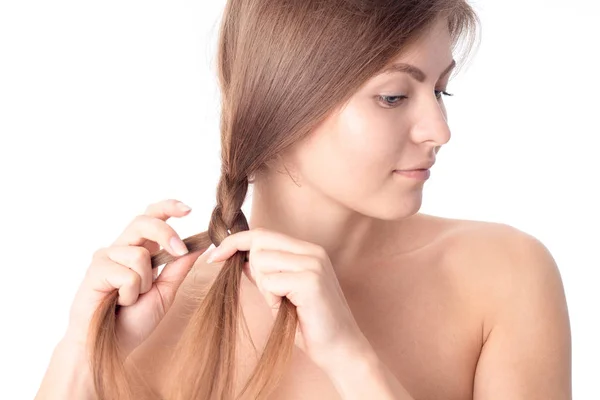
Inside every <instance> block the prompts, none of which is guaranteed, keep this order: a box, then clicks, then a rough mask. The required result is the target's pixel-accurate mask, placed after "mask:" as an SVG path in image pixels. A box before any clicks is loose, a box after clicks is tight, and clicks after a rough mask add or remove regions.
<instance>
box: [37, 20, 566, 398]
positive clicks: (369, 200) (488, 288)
mask: <svg viewBox="0 0 600 400" xmlns="http://www.w3.org/2000/svg"><path fill="white" fill-rule="evenodd" d="M395 61H398V62H403V63H409V64H411V65H413V66H416V67H418V68H419V69H420V70H422V72H423V73H424V74H425V76H426V79H424V80H423V81H419V80H417V79H415V78H414V77H412V76H410V75H408V74H406V73H403V72H394V73H391V74H384V75H379V76H375V77H373V78H372V79H370V80H369V81H368V82H366V83H365V85H363V87H362V88H360V89H359V90H358V91H357V92H356V93H355V94H354V95H353V96H352V98H351V99H350V101H349V102H348V103H347V104H345V105H344V106H343V107H340V109H338V110H336V112H334V113H332V114H331V116H330V117H329V118H328V119H326V120H325V121H324V122H323V123H322V124H321V125H320V126H318V127H317V129H315V131H314V132H313V133H312V134H311V135H310V136H309V137H308V138H307V139H306V140H304V141H302V142H300V143H297V144H296V145H295V146H293V147H292V148H291V149H289V150H288V151H287V152H286V153H285V154H282V157H281V159H280V162H281V164H280V165H275V166H273V168H272V169H270V170H268V171H265V173H261V174H260V175H257V176H255V177H253V179H254V188H253V197H252V198H253V200H252V212H251V217H250V218H249V225H250V231H248V232H240V233H237V234H234V235H231V236H229V237H228V238H227V239H225V240H224V242H223V243H222V244H221V249H220V250H219V251H220V252H221V251H222V253H221V258H217V259H216V260H215V261H214V262H213V263H211V264H208V263H207V258H208V257H209V256H210V254H211V253H213V251H212V250H209V251H208V252H206V253H204V254H202V255H200V256H197V255H191V254H190V255H187V256H185V257H183V258H182V259H180V260H178V261H177V262H180V261H181V264H178V265H177V266H175V263H174V264H173V265H170V266H167V267H165V271H164V272H163V274H164V273H166V272H168V271H172V273H171V276H170V278H169V282H170V284H169V285H164V290H162V289H161V290H160V291H159V290H157V289H153V288H154V287H155V285H156V283H155V284H154V285H153V286H152V289H150V291H149V292H146V293H144V294H141V295H140V296H139V297H138V298H137V301H142V300H144V296H146V295H147V294H149V293H151V292H152V293H155V295H154V296H148V298H149V299H153V301H148V302H147V303H144V304H145V305H144V306H143V307H139V308H131V307H135V306H136V305H137V302H136V303H134V304H133V305H131V303H130V302H131V301H133V299H134V298H135V297H136V294H135V291H136V290H135V287H136V285H137V284H139V287H140V293H141V292H142V291H143V290H146V289H147V288H148V286H147V285H148V283H147V282H148V275H147V273H148V272H147V268H149V267H147V268H146V270H144V269H143V268H142V269H141V270H140V269H138V270H139V271H140V272H141V274H139V275H140V278H139V280H138V281H137V283H136V281H135V279H137V278H132V277H131V275H129V278H128V279H127V278H125V277H121V278H119V279H117V278H116V277H115V280H109V279H108V278H107V277H108V275H109V272H110V271H113V272H115V273H116V271H117V270H118V269H117V268H115V267H112V268H111V267H108V264H107V263H106V258H104V257H103V256H100V257H99V258H98V260H101V259H102V260H104V265H105V266H106V267H105V268H100V264H98V270H102V271H105V275H104V276H103V275H102V273H99V274H89V280H90V282H89V283H88V284H86V285H85V286H84V285H82V289H81V290H82V293H83V294H78V295H80V296H81V299H85V300H84V303H85V302H86V301H87V302H88V306H87V307H83V308H82V310H80V311H78V312H76V313H75V315H76V316H77V318H73V319H72V323H73V324H74V325H72V326H71V327H70V328H72V329H70V332H79V333H78V334H75V335H73V336H70V337H66V338H65V340H64V341H63V342H61V345H59V346H58V347H57V351H56V352H55V356H53V360H52V361H51V365H50V367H49V370H48V373H47V377H48V376H50V377H51V378H45V380H44V382H43V383H42V389H41V391H40V393H42V394H43V395H39V396H38V398H40V399H42V398H44V399H46V398H85V397H83V395H82V396H80V397H77V396H75V397H67V396H66V395H65V396H63V397H61V396H59V395H57V396H55V397H52V395H53V394H56V393H59V394H64V393H73V391H74V390H77V388H83V389H81V390H82V391H81V392H77V393H78V394H81V393H85V388H86V382H87V381H86V377H85V376H83V377H82V376H81V375H79V376H78V377H77V378H73V375H74V374H69V372H68V371H69V366H74V365H79V364H78V363H81V358H82V355H81V354H82V352H81V351H78V350H77V349H78V348H81V344H80V343H81V342H80V341H79V340H78V339H75V343H79V347H77V346H76V345H73V344H72V343H74V342H73V341H72V340H71V339H70V338H71V337H73V338H80V337H82V336H81V332H84V331H85V326H86V325H85V324H86V322H85V321H86V318H87V317H88V316H89V312H90V310H93V309H94V307H95V303H94V302H97V299H98V298H99V297H97V296H100V295H101V293H102V292H103V291H108V290H109V286H110V285H114V286H113V287H119V288H121V287H124V286H126V285H128V286H127V287H128V288H123V290H122V291H123V293H122V294H123V297H124V299H125V300H124V301H125V303H127V304H130V305H128V306H126V307H125V308H126V309H127V308H130V310H134V311H132V312H130V313H129V315H128V316H127V319H128V320H129V319H131V321H134V320H135V319H136V318H139V319H138V322H139V321H140V320H144V321H146V320H147V319H148V320H149V321H150V322H149V323H148V325H147V326H145V327H144V329H142V331H141V333H137V334H136V333H133V332H132V331H131V330H129V329H126V328H125V327H126V326H128V325H127V323H124V322H123V321H121V323H122V326H123V327H124V329H123V331H122V337H121V338H120V339H122V340H124V343H129V344H130V346H131V348H132V349H133V350H132V352H131V354H130V356H129V357H128V359H127V360H126V362H127V365H128V367H132V368H133V367H135V368H136V369H137V371H138V372H141V373H143V374H144V375H143V376H144V380H145V383H146V384H147V385H149V386H150V387H151V388H152V389H154V390H155V391H156V392H157V393H159V394H164V393H163V389H164V385H165V381H164V377H165V376H166V372H167V371H168V369H167V368H168V365H167V363H166V361H167V360H168V358H169V356H170V355H171V349H172V346H173V345H174V343H176V341H177V339H178V337H179V335H180V334H181V332H182V330H183V328H184V326H185V318H184V317H185V316H186V315H188V313H189V310H191V309H193V307H194V306H196V305H197V302H198V298H197V296H195V294H196V293H200V292H202V291H203V290H205V289H206V287H208V286H209V285H210V282H211V279H213V278H214V276H216V273H217V272H218V271H219V268H221V267H222V265H223V264H224V259H226V258H227V257H228V256H230V255H231V254H233V252H234V251H235V249H238V250H240V249H243V250H249V251H250V262H249V264H248V267H247V268H246V269H245V272H246V274H245V275H244V279H243V280H242V288H241V294H240V301H241V304H242V308H243V311H244V315H245V316H246V320H247V321H248V327H249V331H250V335H251V338H252V342H253V343H254V344H255V345H256V346H257V348H260V347H261V346H262V345H264V343H265V342H266V339H267V337H268V335H269V333H270V328H271V324H272V322H273V309H272V306H273V303H276V302H277V297H281V296H286V297H288V298H289V299H290V300H291V301H292V302H294V301H295V302H297V303H298V304H297V305H298V306H299V308H300V310H299V311H300V314H299V317H300V323H301V326H300V327H299V330H300V332H301V336H300V337H301V339H302V340H301V341H300V342H299V343H298V347H297V348H296V350H295V351H294V354H293V359H292V363H291V365H290V369H289V370H288V371H286V374H285V375H284V378H283V381H282V382H281V384H280V386H279V387H278V388H277V390H276V392H275V393H273V396H272V399H274V400H279V399H285V400H299V399H307V400H308V399H352V398H378V399H387V398H389V399H392V398H393V399H411V398H412V399H419V400H421V399H457V400H458V399H476V400H500V399H502V400H504V399H511V400H513V399H514V400H521V399H523V400H525V399H527V400H530V399H544V400H548V399H550V400H553V399H556V400H559V399H560V400H563V399H570V398H571V337H570V328H569V318H568V312H567V306H566V300H565V295H564V289H563V286H562V282H561V278H560V274H559V271H558V267H557V265H556V263H555V261H554V259H553V258H552V256H551V254H550V253H549V251H548V249H547V248H546V247H545V246H544V245H543V244H542V243H540V242H539V241H538V240H537V239H535V238H533V237H532V236H530V235H528V234H526V233H524V232H521V231H519V230H518V229H516V228H513V227H510V226H507V225H504V224H497V223H488V222H480V221H468V220H457V219H447V218H440V217H434V216H429V215H425V214H421V213H419V212H418V210H419V208H420V207H421V202H422V192H423V185H424V182H423V181H417V180H414V179H412V178H408V177H404V176H401V175H399V174H396V173H394V170H397V169H406V168H409V167H411V166H413V165H414V164H416V163H419V162H423V161H426V160H432V159H433V158H435V157H436V155H437V153H438V151H439V149H440V148H441V146H442V145H444V144H446V143H447V142H448V141H449V140H450V129H449V127H448V123H447V113H446V109H445V106H444V103H443V98H442V97H441V96H440V95H439V94H440V93H441V91H444V90H446V89H447V87H446V86H447V84H448V79H449V76H448V75H447V74H446V75H442V73H443V71H444V70H446V69H447V67H448V65H449V64H450V63H451V61H452V53H451V40H450V36H449V33H448V31H447V28H446V23H445V21H441V20H440V21H438V23H436V24H435V25H434V26H433V27H432V29H431V30H430V31H428V32H427V33H426V35H424V36H423V37H422V38H421V39H420V40H419V41H417V42H415V44H414V45H413V47H411V48H409V49H407V52H406V53H405V54H403V55H402V56H401V57H399V58H398V59H397V60H395ZM450 92H451V91H450ZM382 96H384V97H382ZM385 96H389V97H385ZM288 172H290V173H291V174H292V177H293V179H290V176H288V175H287V173H288ZM432 179H435V171H432ZM163 207H166V206H165V205H164V204H163V205H161V206H157V208H163ZM164 212H165V213H166V214H168V215H173V213H168V212H167V211H164ZM155 215H156V214H155ZM179 215H181V214H178V215H177V216H179ZM173 216H175V215H173ZM154 218H155V219H156V220H161V221H162V220H165V219H166V218H162V219H161V218H157V217H154ZM163 222H164V221H163ZM139 224H140V221H138V222H137V223H136V226H137V228H135V229H133V231H136V232H138V238H137V239H135V238H133V239H131V240H124V241H120V242H119V244H118V245H117V246H115V248H116V247H118V246H129V247H132V248H136V247H137V248H140V247H143V245H144V243H145V244H146V245H148V242H144V241H142V239H141V238H143V237H146V236H148V235H149V234H148V232H147V231H146V230H145V229H150V226H151V225H152V226H154V229H156V230H157V231H161V234H160V235H157V234H156V231H155V234H154V236H152V239H150V240H156V241H158V243H159V244H160V245H162V246H163V247H165V248H167V249H171V248H170V247H169V244H168V243H169V242H168V238H170V237H172V236H173V235H174V233H173V231H172V230H170V228H169V227H168V225H167V224H166V223H165V224H164V225H162V224H159V223H158V222H154V224H146V225H145V228H142V227H141V225H140V226H138V225H139ZM159 225H160V226H159ZM274 237H277V238H278V239H277V240H269V239H267V238H274ZM257 241H258V242H264V243H266V242H269V245H268V246H262V247H265V248H266V249H262V250H261V249H260V247H261V246H253V245H252V243H257ZM298 248H301V250H300V251H298ZM131 251H132V252H137V253H136V254H139V253H140V250H131ZM108 252H110V253H112V250H110V251H107V253H108ZM298 253H300V254H298ZM213 254H215V253H213ZM216 254H217V255H218V254H219V253H216ZM146 255H147V254H146ZM144 257H145V256H144ZM144 257H142V258H144ZM120 260H121V262H124V263H125V265H124V264H121V263H119V262H117V263H118V264H119V265H124V268H129V269H131V270H132V271H135V270H136V267H135V266H134V265H133V264H132V263H131V262H130V263H129V264H128V263H127V262H126V261H124V260H122V259H120ZM138 260H139V259H138ZM146 261H148V259H146ZM146 261H144V262H146ZM98 262H99V261H98ZM140 263H141V264H143V262H140ZM140 263H138V264H137V265H138V267H139V265H140ZM134 264H135V263H134ZM191 264H195V267H196V268H194V269H193V271H194V272H193V273H189V274H187V276H185V275H186V271H189V267H190V266H191ZM250 264H252V269H250ZM275 264H280V265H281V267H279V268H277V267H276V266H275ZM146 265H149V264H146ZM173 267H175V268H173ZM90 268H91V267H90ZM279 271H281V272H279ZM113 272H110V273H111V274H112V273H113ZM121 274H124V273H123V272H121ZM292 274H296V275H295V276H296V277H298V279H292V278H291V277H292ZM161 276H162V274H161V275H160V276H159V279H160V277H161ZM184 276H185V278H183V277H184ZM266 276H270V277H269V278H266ZM92 277H93V278H92ZM144 277H145V278H144ZM182 279H183V281H182ZM91 281H94V282H95V283H93V284H92V282H91ZM157 281H158V279H157ZM106 282H109V283H108V284H107V283H106ZM110 282H112V283H110ZM144 285H146V286H144ZM167 288H169V289H167ZM177 288H179V289H178V290H177ZM153 290H154V292H153ZM165 291H166V292H165ZM163 292H164V293H165V294H167V296H166V298H167V299H169V300H172V303H171V304H167V305H166V307H164V308H161V307H160V306H159V304H160V301H159V300H160V299H161V298H162V297H163V296H162V294H163ZM159 293H160V294H161V296H158V294H159ZM120 294H121V291H120ZM173 295H174V299H173ZM163 310H164V311H166V313H165V312H163ZM125 315H127V314H125ZM161 318H162V320H160V319H161ZM157 323H158V325H157ZM129 326H131V325H129ZM323 327H325V329H323ZM357 328H358V329H357ZM150 331H151V332H150ZM334 338H335V340H336V341H337V340H339V341H340V342H341V343H343V344H344V345H343V346H339V345H338V346H337V348H345V349H346V351H335V352H331V350H327V349H326V347H327V346H326V345H325V344H326V343H332V341H334ZM307 342H308V343H307ZM324 343H325V344H324ZM357 343H360V344H361V345H356V346H355V344H357ZM136 345H137V346H136ZM239 345H240V347H239V349H240V364H239V375H238V379H239V382H238V385H241V384H243V382H244V381H245V379H246V378H247V377H248V375H249V373H250V372H251V370H252V368H253V366H254V364H255V355H254V352H253V349H252V346H251V345H250V342H249V341H248V340H246V339H243V338H242V339H240V344H239ZM313 346H315V347H313ZM312 349H319V351H313V350H312ZM323 351H324V352H325V354H326V355H328V356H329V355H333V354H334V353H335V354H336V355H338V356H337V357H333V356H332V357H323V353H322V352H323ZM340 354H342V355H341V356H339V355H340ZM61 368H62V369H61ZM73 382H75V384H73ZM69 383H70V384H71V386H69ZM65 388H67V389H65ZM73 388H76V389H73ZM61 390H64V391H62V392H61ZM68 390H71V392H68ZM361 390H364V391H363V392H361Z"/></svg>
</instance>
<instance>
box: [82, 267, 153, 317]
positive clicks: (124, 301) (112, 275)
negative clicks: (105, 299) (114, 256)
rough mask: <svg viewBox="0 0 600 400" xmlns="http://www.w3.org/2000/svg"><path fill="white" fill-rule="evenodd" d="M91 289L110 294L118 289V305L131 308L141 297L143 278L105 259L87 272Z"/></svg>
mask: <svg viewBox="0 0 600 400" xmlns="http://www.w3.org/2000/svg"><path fill="white" fill-rule="evenodd" d="M87 275H88V279H87V281H88V282H89V284H90V286H91V288H92V289H93V290H96V291H98V292H103V293H108V292H112V291H113V290H115V289H118V291H119V296H118V299H117V304H119V305H121V306H130V305H132V304H135V302H136V301H137V299H138V297H139V295H140V286H141V282H142V278H141V277H140V275H139V274H138V273H137V272H135V271H134V270H132V269H130V268H127V267H126V266H124V265H121V264H117V263H116V262H114V261H112V260H110V259H108V258H105V259H101V260H97V261H96V262H95V263H94V264H93V265H92V266H91V267H90V268H89V269H88V272H87Z"/></svg>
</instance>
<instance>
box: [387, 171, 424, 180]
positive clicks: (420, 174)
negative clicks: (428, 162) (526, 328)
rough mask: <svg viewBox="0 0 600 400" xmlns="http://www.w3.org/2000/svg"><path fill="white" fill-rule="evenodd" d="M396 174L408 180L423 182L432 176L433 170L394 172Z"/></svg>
mask: <svg viewBox="0 0 600 400" xmlns="http://www.w3.org/2000/svg"><path fill="white" fill-rule="evenodd" d="M394 173H396V174H398V175H402V176H406V177H407V178H413V179H418V180H421V181H426V180H427V179H429V177H430V176H431V170H429V169H410V170H399V169H397V170H394Z"/></svg>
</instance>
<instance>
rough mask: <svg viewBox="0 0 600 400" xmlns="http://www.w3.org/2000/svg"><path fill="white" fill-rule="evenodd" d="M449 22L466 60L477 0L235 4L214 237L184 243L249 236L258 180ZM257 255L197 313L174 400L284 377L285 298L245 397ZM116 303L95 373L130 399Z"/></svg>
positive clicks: (198, 246)
mask: <svg viewBox="0 0 600 400" xmlns="http://www.w3.org/2000/svg"><path fill="white" fill-rule="evenodd" d="M440 17H442V18H446V19H447V21H448V28H449V32H450V34H451V36H452V38H453V43H454V47H453V50H455V49H457V48H458V46H459V45H460V44H465V46H464V47H463V48H462V49H463V50H467V51H466V52H465V53H464V54H465V55H466V54H467V53H468V52H470V50H471V48H472V47H473V44H474V43H475V41H476V40H475V39H476V38H477V37H478V35H477V29H478V26H479V20H478V17H477V15H476V13H475V12H474V10H473V9H472V8H471V6H470V5H469V4H468V3H467V1H466V0H228V1H227V4H226V6H225V10H224V14H223V17H222V21H221V27H220V31H219V42H218V54H217V68H218V79H219V85H220V92H221V120H220V130H221V151H222V153H221V160H222V170H221V177H220V181H219V184H218V187H217V196H216V197H217V198H216V200H217V205H216V207H215V208H214V210H213V212H212V216H211V220H210V224H209V226H208V230H207V231H205V232H202V233H199V234H197V235H194V236H191V237H188V238H186V239H184V243H185V244H186V246H187V247H188V249H189V250H190V251H191V252H194V251H204V250H206V249H207V248H208V246H210V245H211V244H214V245H215V246H218V245H219V244H220V243H221V241H222V240H223V239H224V238H225V237H227V236H228V235H229V234H230V233H232V234H233V233H236V232H240V231H243V230H248V229H249V228H248V222H247V220H246V217H245V216H244V214H243V213H242V211H241V207H242V204H243V203H244V200H245V198H246V194H247V189H248V184H249V183H252V182H249V177H251V176H254V175H256V174H258V173H259V172H261V171H265V170H266V169H268V168H269V166H270V162H271V161H273V160H275V159H276V158H277V157H278V156H279V155H280V154H281V153H282V152H283V151H285V150H286V149H288V148H289V147H290V146H292V145H294V143H297V142H298V141H300V140H302V139H303V138H305V137H306V136H307V135H309V134H310V133H311V131H312V130H313V129H314V128H315V127H316V126H317V125H318V124H319V123H320V122H321V121H323V119H324V118H326V117H327V116H328V115H329V113H331V112H332V110H335V109H337V108H338V107H340V106H342V105H343V104H345V102H347V101H348V100H349V99H350V97H351V96H352V95H353V93H355V92H356V91H357V90H358V89H359V88H360V87H361V86H362V85H363V84H364V83H365V82H366V81H367V80H369V78H371V77H373V76H374V75H376V74H377V73H378V72H380V71H382V70H383V69H384V68H385V67H386V66H388V64H389V63H390V62H391V61H392V60H393V59H395V58H396V57H398V55H400V54H402V51H403V49H405V48H406V47H407V46H408V45H410V44H411V43H412V42H414V41H415V40H416V39H418V37H419V36H420V35H422V34H424V33H426V32H427V29H428V28H430V27H431V26H432V25H433V23H434V22H435V21H436V20H437V18H440ZM461 38H466V39H467V40H466V41H461V40H459V39H461ZM457 70H458V68H457ZM455 71H456V70H455ZM246 256H247V252H238V253H236V254H235V255H234V256H232V257H231V258H229V259H228V260H227V261H226V262H225V265H224V266H223V268H222V269H221V271H220V273H219V274H218V276H217V277H216V279H215V280H214V283H213V284H212V286H211V288H210V290H209V291H208V293H207V294H206V296H205V298H204V300H203V301H202V302H201V303H200V305H199V308H198V309H197V310H196V311H195V312H194V313H193V315H192V316H191V318H190V320H189V324H188V326H187V328H186V329H185V331H184V333H183V335H182V337H181V339H180V341H179V345H178V346H179V347H178V349H179V350H178V351H177V352H176V357H174V360H175V364H176V365H173V366H172V367H170V370H171V371H173V373H172V382H173V385H172V389H171V392H170V393H169V397H168V400H190V399H201V400H204V399H234V398H240V397H244V398H249V399H265V398H267V396H268V395H269V393H271V392H272V390H273V389H274V388H275V387H276V385H277V383H278V381H279V379H280V378H281V376H282V375H283V373H284V371H285V368H286V365H287V363H288V362H289V359H290V356H291V352H292V349H293V345H294V335H295V332H296V324H297V316H296V310H295V307H294V306H293V305H292V304H291V303H290V302H289V301H288V300H287V299H285V298H284V299H283V301H282V304H281V307H280V309H279V314H278V316H277V318H276V321H275V324H274V327H273V330H272V332H271V335H270V337H269V339H268V342H267V344H266V347H265V348H264V349H261V351H262V355H261V358H260V360H259V362H258V365H257V367H256V368H255V370H254V372H253V374H252V375H251V377H250V379H249V380H248V382H247V384H246V385H245V389H244V390H243V396H241V394H242V393H234V391H235V388H234V374H235V365H236V338H237V334H238V332H237V325H238V322H239V321H238V318H243V316H242V315H240V304H239V289H240V281H241V274H242V266H243V264H244V260H245V257H246ZM170 261H173V257H172V256H170V255H169V254H168V253H166V252H165V251H164V250H161V251H160V252H158V253H157V254H155V255H153V256H152V265H153V267H157V266H159V265H162V264H164V263H167V262H170ZM117 296H118V292H117V291H116V290H115V291H114V292H112V293H111V294H110V295H107V297H106V298H105V300H104V301H103V303H102V304H101V305H100V306H99V308H98V309H97V312H96V313H95V315H94V317H93V319H92V322H91V331H90V340H91V341H90V343H92V344H93V345H92V349H91V351H92V357H91V359H92V369H93V376H94V382H95V388H96V392H97V394H98V397H99V398H100V399H106V400H113V399H126V400H130V399H132V395H131V390H130V389H131V388H130V386H129V385H130V382H129V380H128V377H127V375H126V371H125V370H124V367H123V366H122V364H121V361H120V353H119V347H118V344H117V343H116V339H115V307H116V305H117ZM242 320H243V319H242ZM236 396H237V397H236Z"/></svg>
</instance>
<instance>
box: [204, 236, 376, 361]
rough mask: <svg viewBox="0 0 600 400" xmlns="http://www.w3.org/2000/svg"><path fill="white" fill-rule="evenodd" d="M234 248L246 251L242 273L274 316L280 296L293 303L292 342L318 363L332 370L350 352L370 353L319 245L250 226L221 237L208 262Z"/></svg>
mask: <svg viewBox="0 0 600 400" xmlns="http://www.w3.org/2000/svg"><path fill="white" fill-rule="evenodd" d="M238 251H248V252H249V253H248V255H249V257H248V258H249V262H246V263H244V267H243V270H244V273H245V274H246V275H247V276H248V278H249V279H250V280H251V281H252V282H253V283H255V284H256V286H257V287H258V289H259V290H260V292H261V293H262V295H263V297H264V298H265V300H266V302H267V304H268V305H269V306H270V307H271V308H272V309H273V315H274V316H275V315H277V313H278V310H279V305H280V304H281V301H282V298H283V297H286V298H287V299H289V300H290V301H291V302H292V304H294V305H295V306H296V312H297V315H298V322H299V324H298V330H297V333H296V343H297V344H298V346H299V347H300V348H301V349H302V350H303V351H304V352H306V354H307V355H308V356H309V357H310V358H311V359H312V360H313V361H314V362H315V363H316V364H317V365H319V367H321V368H322V369H323V370H325V371H333V370H335V369H336V368H338V367H339V364H338V363H339V362H343V360H347V359H349V357H348V355H349V354H351V355H352V356H356V355H360V354H361V353H363V352H365V353H366V352H370V351H371V349H370V345H369V343H368V340H367V339H366V338H365V337H364V335H363V334H362V332H361V330H360V328H359V326H358V324H357V323H356V320H355V319H354V316H353V315H352V312H351V310H350V308H349V306H348V304H347V302H346V299H345V297H344V294H343V292H342V289H341V287H340V284H339V282H338V279H337V277H336V274H335V271H334V269H333V266H332V264H331V261H330V259H329V256H328V255H327V253H326V252H325V250H324V249H323V248H322V247H321V246H318V245H316V244H313V243H310V242H305V241H302V240H298V239H296V238H292V237H290V236H288V235H285V234H283V233H279V232H275V231H271V230H267V229H263V228H255V229H251V230H247V231H242V232H237V233H234V234H232V235H230V236H228V237H226V238H225V239H224V240H223V241H222V242H221V244H220V245H219V246H218V247H216V248H215V249H213V250H211V252H210V256H209V258H208V260H207V262H221V261H225V260H226V259H228V258H229V257H231V256H232V255H234V254H235V253H236V252H238Z"/></svg>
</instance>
